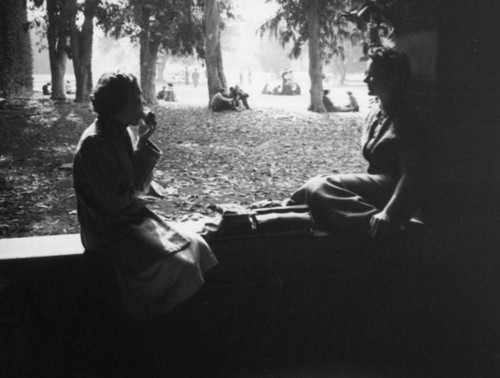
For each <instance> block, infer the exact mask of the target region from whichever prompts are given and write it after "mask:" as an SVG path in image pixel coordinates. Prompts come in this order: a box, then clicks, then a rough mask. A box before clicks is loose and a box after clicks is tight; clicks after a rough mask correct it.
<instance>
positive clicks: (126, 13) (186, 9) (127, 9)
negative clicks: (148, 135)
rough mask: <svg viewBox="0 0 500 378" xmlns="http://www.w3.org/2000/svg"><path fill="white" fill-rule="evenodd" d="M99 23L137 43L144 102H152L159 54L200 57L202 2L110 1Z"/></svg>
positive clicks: (202, 40) (202, 45)
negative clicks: (113, 2) (109, 7)
mask: <svg viewBox="0 0 500 378" xmlns="http://www.w3.org/2000/svg"><path fill="white" fill-rule="evenodd" d="M110 6H111V9H113V8H114V9H115V10H114V11H113V12H111V11H108V12H106V14H105V15H103V17H100V21H99V24H100V25H102V26H103V29H104V31H105V32H106V33H110V34H111V35H112V36H114V37H115V38H120V37H127V36H128V37H130V39H131V40H132V41H133V42H134V43H139V45H140V80H141V87H142V91H143V96H144V99H145V101H146V103H148V104H155V103H156V85H155V82H156V75H157V62H158V59H159V57H161V55H162V54H166V55H169V56H187V55H195V54H196V55H198V56H199V57H204V54H205V50H204V34H203V4H201V3H200V2H199V1H196V0H129V2H128V4H127V2H122V3H115V4H112V5H110Z"/></svg>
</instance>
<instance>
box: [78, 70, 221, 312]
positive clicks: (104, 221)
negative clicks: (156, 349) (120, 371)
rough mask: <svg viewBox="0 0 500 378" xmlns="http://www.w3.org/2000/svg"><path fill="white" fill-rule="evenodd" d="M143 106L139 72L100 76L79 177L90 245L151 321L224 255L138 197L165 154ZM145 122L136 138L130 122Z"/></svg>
mask: <svg viewBox="0 0 500 378" xmlns="http://www.w3.org/2000/svg"><path fill="white" fill-rule="evenodd" d="M142 103H143V99H142V94H141V89H140V87H139V84H138V83H137V79H136V78H135V76H133V75H130V74H125V73H108V74H104V75H103V76H101V78H100V79H99V81H98V83H97V86H96V89H95V92H94V96H93V99H92V104H93V107H94V111H95V112H96V113H97V119H96V121H95V122H94V123H92V124H91V125H90V126H89V127H88V128H87V129H86V130H85V131H84V133H83V135H82V137H81V139H80V141H79V143H78V146H77V150H76V154H75V158H74V169H73V179H74V187H75V192H76V199H77V209H78V220H79V222H80V227H81V237H82V243H83V246H84V247H85V249H86V251H87V252H88V253H95V254H100V255H102V256H104V257H105V258H106V259H107V260H108V261H110V263H111V264H112V265H113V266H114V268H115V271H116V273H117V276H118V282H119V286H120V289H121V292H122V295H123V299H124V303H125V305H126V307H127V308H128V310H129V311H130V313H131V315H132V316H134V317H136V318H151V317H155V316H157V315H160V314H162V313H164V312H166V311H168V310H170V309H172V308H173V307H175V306H177V305H178V304H180V303H181V302H183V301H185V300H186V299H187V298H189V297H190V296H191V295H193V294H194V293H195V292H196V291H197V290H198V289H199V288H200V287H201V286H202V285H203V283H204V278H203V272H204V271H206V270H207V269H209V268H211V267H213V266H215V265H216V264H217V260H216V258H215V256H214V255H213V253H212V251H211V250H210V248H209V247H208V245H207V244H206V242H205V241H204V240H203V239H202V238H201V237H200V236H198V235H196V234H194V233H193V234H191V233H187V232H185V231H179V230H178V229H176V227H175V225H173V224H170V223H167V222H165V221H164V220H163V219H162V218H160V217H159V216H158V215H157V214H155V213H154V212H153V211H151V210H150V209H149V208H148V207H147V206H146V205H147V203H146V201H144V200H143V199H141V198H140V197H139V195H140V194H141V193H142V192H143V191H144V190H145V189H146V188H147V187H148V185H149V183H150V182H151V178H152V172H153V167H154V166H155V164H156V162H157V161H158V159H159V157H160V156H161V151H160V150H159V149H158V147H156V146H155V145H154V144H153V143H152V142H151V141H150V136H151V135H152V134H153V132H154V131H155V129H156V119H155V116H154V114H153V113H149V114H148V115H147V117H145V116H144V109H143V105H142ZM144 118H145V122H144V121H142V120H143V119H144ZM138 124H139V129H138V130H137V133H138V140H137V141H136V143H134V142H133V141H134V136H135V134H134V133H133V132H132V130H130V128H129V127H128V126H129V125H138Z"/></svg>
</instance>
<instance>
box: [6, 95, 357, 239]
mask: <svg viewBox="0 0 500 378" xmlns="http://www.w3.org/2000/svg"><path fill="white" fill-rule="evenodd" d="M271 97H272V96H271ZM275 97H276V96H275ZM272 100H274V101H276V99H272ZM277 106H278V107H277V108H269V107H261V108H255V109H254V110H252V111H243V112H239V113H224V114H214V113H212V112H211V111H209V110H207V109H206V107H204V106H189V105H186V104H179V103H162V104H160V105H158V106H156V107H155V108H154V109H153V110H154V111H155V112H156V113H157V115H158V119H159V128H158V131H157V132H156V134H155V135H154V136H153V140H154V142H155V143H157V144H158V145H159V146H160V147H161V149H162V150H163V153H164V154H163V157H162V158H161V160H160V162H159V164H158V165H157V170H156V172H155V179H156V180H157V181H158V182H159V183H160V184H161V185H162V186H163V187H165V188H166V192H165V193H166V197H165V199H163V200H159V201H155V202H154V203H152V204H151V206H152V207H153V208H154V209H155V210H156V211H158V212H160V213H161V214H162V215H163V216H165V217H166V218H168V219H178V218H179V217H181V216H182V215H184V214H187V213H190V212H202V213H206V212H207V210H206V206H207V205H210V204H213V203H228V202H233V203H240V204H249V203H252V202H254V201H258V200H261V199H268V198H273V199H282V198H286V197H287V196H288V195H289V194H290V193H291V192H292V191H293V190H294V189H295V188H297V187H299V186H300V185H301V184H302V183H303V182H304V181H305V180H307V179H308V178H310V177H312V176H314V175H316V174H322V173H330V172H359V171H363V170H364V161H363V159H362V156H361V152H360V147H359V137H360V132H361V123H362V122H361V119H362V115H360V114H355V113H345V114H316V113H311V112H308V111H306V110H304V109H302V108H300V109H290V108H284V107H279V104H277ZM93 120H94V114H93V112H92V111H91V109H90V107H89V105H87V104H73V103H68V102H65V103H53V102H52V101H50V100H43V99H41V100H32V101H30V102H27V103H21V102H19V103H18V104H15V103H14V104H11V105H10V106H9V107H7V108H6V109H2V110H0V125H1V126H0V151H1V159H2V160H1V161H2V162H0V164H2V167H1V169H2V173H3V174H2V177H1V178H0V214H1V215H2V216H1V220H0V237H18V236H28V235H50V234H62V233H72V232H78V231H79V229H78V222H77V218H76V203H75V197H74V194H73V186H72V176H71V166H70V164H71V162H72V159H73V151H74V150H75V147H76V143H77V142H78V139H79V137H80V135H81V133H82V131H83V130H84V129H85V128H86V127H87V126H88V125H89V124H90V123H91V122H92V121H93Z"/></svg>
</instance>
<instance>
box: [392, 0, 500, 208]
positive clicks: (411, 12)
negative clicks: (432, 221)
mask: <svg viewBox="0 0 500 378" xmlns="http://www.w3.org/2000/svg"><path fill="white" fill-rule="evenodd" d="M498 10H500V2H495V1H494V0H476V1H473V0H465V1H460V2H458V1H451V0H437V1H430V0H401V1H400V2H399V3H398V6H397V12H396V14H397V19H398V21H397V24H396V30H397V41H396V44H397V46H398V48H399V49H401V50H403V51H405V52H406V53H407V54H408V55H409V57H410V59H411V61H412V70H413V73H414V83H413V93H412V94H413V99H414V102H415V103H416V105H417V108H418V109H419V111H420V113H421V114H422V115H423V117H424V119H425V120H426V124H427V127H428V129H429V135H430V144H431V157H430V161H431V178H432V187H431V189H435V190H437V191H440V192H441V193H440V195H439V196H438V197H439V198H438V199H436V197H435V198H434V199H435V202H436V203H435V204H434V205H443V206H444V207H447V208H448V210H450V209H453V210H457V208H465V207H469V209H468V210H470V211H472V212H476V213H478V211H477V210H478V203H488V209H486V210H488V211H493V212H496V211H497V210H498V206H496V205H495V203H498V202H500V201H495V199H496V195H494V193H495V192H496V188H498V187H500V153H499V148H498V141H499V140H500V128H499V127H498V126H499V121H500V106H499V105H500V75H499V67H500V54H499V53H498V52H497V49H498V48H497V47H496V46H495V36H498V35H500V23H499V22H498V20H497V19H496V18H497V14H498V12H496V11H498ZM446 200H448V202H449V203H448V204H443V203H442V202H443V201H446ZM457 204H459V206H457ZM492 205H493V206H492ZM479 207H481V206H479ZM480 210H481V211H479V214H480V215H484V213H483V212H482V211H484V210H485V209H482V208H481V209H480Z"/></svg>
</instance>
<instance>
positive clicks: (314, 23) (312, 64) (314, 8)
mask: <svg viewBox="0 0 500 378" xmlns="http://www.w3.org/2000/svg"><path fill="white" fill-rule="evenodd" d="M307 30H308V33H309V77H310V78H311V105H309V110H311V111H313V112H318V113H323V112H325V111H326V109H325V105H324V104H323V78H322V75H323V63H322V60H321V56H320V47H319V8H318V0H310V1H309V10H308V13H307Z"/></svg>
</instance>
